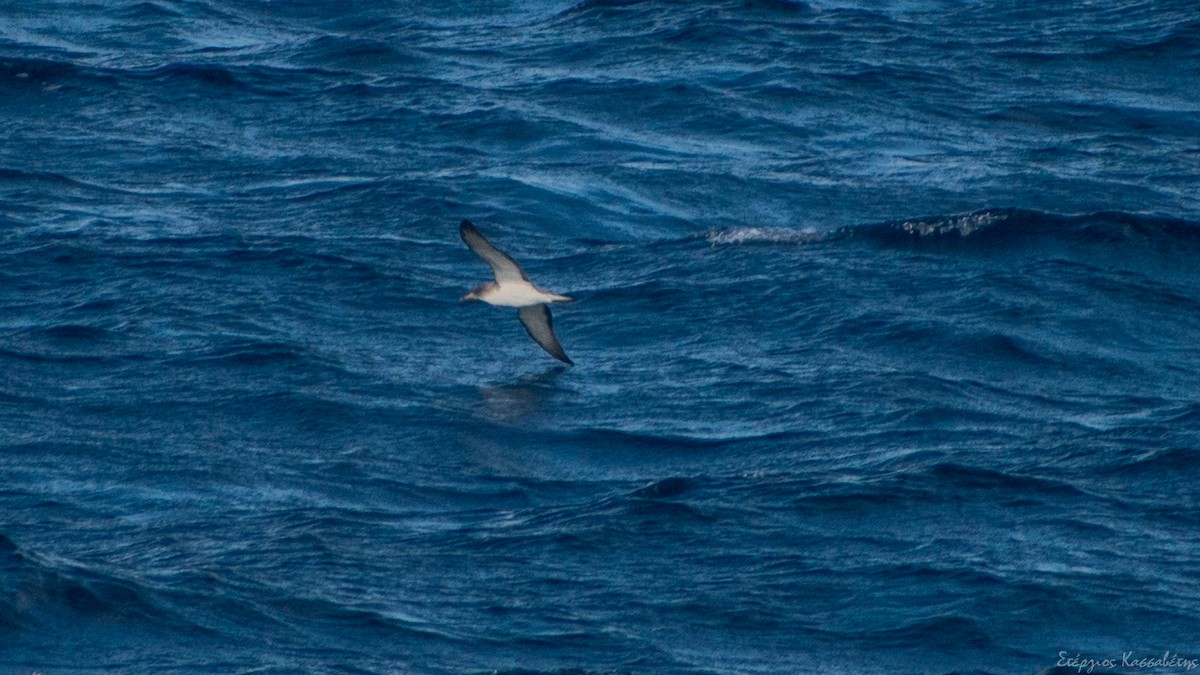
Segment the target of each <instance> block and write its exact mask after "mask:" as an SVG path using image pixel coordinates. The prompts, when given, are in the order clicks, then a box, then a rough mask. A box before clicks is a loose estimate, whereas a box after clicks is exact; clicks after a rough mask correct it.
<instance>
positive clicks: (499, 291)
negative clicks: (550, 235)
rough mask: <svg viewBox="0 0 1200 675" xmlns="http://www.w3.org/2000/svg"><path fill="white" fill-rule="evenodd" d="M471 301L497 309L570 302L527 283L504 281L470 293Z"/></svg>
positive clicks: (565, 298) (561, 296)
mask: <svg viewBox="0 0 1200 675" xmlns="http://www.w3.org/2000/svg"><path fill="white" fill-rule="evenodd" d="M471 294H473V295H474V297H472V298H470V299H471V300H482V301H483V302H486V303H487V304H489V305H496V306H497V307H528V306H530V305H544V304H546V303H550V302H570V301H571V299H570V298H568V297H567V296H565V295H558V294H556V293H547V292H546V291H543V290H542V289H540V288H538V287H537V286H534V285H533V284H531V283H529V282H528V281H523V280H518V281H504V282H492V283H490V284H484V285H482V286H480V287H479V288H477V289H475V290H474V291H472V292H471V293H470V294H469V295H471Z"/></svg>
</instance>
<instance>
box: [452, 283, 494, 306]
mask: <svg viewBox="0 0 1200 675" xmlns="http://www.w3.org/2000/svg"><path fill="white" fill-rule="evenodd" d="M494 285H495V284H491V283H488V284H480V285H479V286H476V287H475V288H473V289H471V292H470V293H467V294H466V295H464V296H462V297H461V298H459V299H458V301H459V302H466V301H468V300H478V299H479V298H480V297H481V296H482V295H483V294H484V292H485V291H487V289H489V288H491V287H492V286H494Z"/></svg>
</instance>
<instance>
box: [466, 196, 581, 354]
mask: <svg viewBox="0 0 1200 675" xmlns="http://www.w3.org/2000/svg"><path fill="white" fill-rule="evenodd" d="M458 233H459V235H460V236H461V237H462V240H463V243H465V244H466V245H467V248H469V249H471V250H472V251H474V252H475V254H476V255H478V256H479V257H480V258H483V260H484V262H486V263H487V264H488V265H489V266H490V267H491V268H492V274H493V276H495V277H496V280H495V281H491V282H488V283H486V284H482V285H480V286H479V287H477V288H475V290H473V291H471V292H470V293H467V294H466V295H464V296H462V299H463V300H480V301H482V302H486V303H487V304H489V305H495V306H497V307H516V308H518V311H517V317H518V318H520V320H521V324H522V325H524V326H525V331H526V332H527V333H529V337H531V338H533V340H534V342H537V343H538V345H539V346H541V348H542V349H545V350H546V353H548V354H550V355H551V356H553V357H554V358H556V359H558V360H559V361H562V362H563V363H568V364H571V365H574V363H575V362H574V361H572V360H571V359H570V358H569V357H568V356H567V353H566V352H565V351H563V348H562V345H561V344H559V342H558V337H557V336H555V335H554V323H553V319H552V318H551V316H550V308H549V307H547V306H546V305H547V304H549V303H551V302H570V301H571V298H568V297H567V296H565V295H558V294H557V293H549V292H547V291H543V290H542V289H540V288H538V287H537V286H534V285H533V283H532V282H530V281H529V277H527V276H525V271H524V270H522V269H521V266H520V265H518V264H517V261H515V260H513V259H512V257H511V256H509V255H508V254H507V253H505V252H504V251H501V250H500V249H498V248H496V247H495V246H493V245H492V243H491V242H490V241H488V240H487V239H486V238H485V237H484V236H483V234H481V233H480V232H479V230H477V229H476V228H475V226H474V225H472V224H471V221H469V220H464V221H462V225H460V226H459V228H458Z"/></svg>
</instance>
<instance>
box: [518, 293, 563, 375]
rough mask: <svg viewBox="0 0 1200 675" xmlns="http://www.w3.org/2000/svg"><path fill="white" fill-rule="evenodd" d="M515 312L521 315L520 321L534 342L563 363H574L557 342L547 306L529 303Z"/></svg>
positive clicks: (552, 320)
mask: <svg viewBox="0 0 1200 675" xmlns="http://www.w3.org/2000/svg"><path fill="white" fill-rule="evenodd" d="M517 314H518V316H520V317H521V323H522V324H524V326H525V330H526V331H527V332H528V333H529V337H531V338H533V341H534V342H536V343H538V344H539V345H541V347H542V349H545V350H546V352H547V353H548V354H550V356H553V357H554V358H556V359H558V360H559V361H562V362H563V363H567V364H570V365H572V366H573V365H575V362H574V361H572V360H571V359H570V358H569V357H568V356H567V353H566V352H564V351H563V348H562V345H560V344H559V343H558V338H557V337H555V335H554V319H553V318H551V317H550V308H549V307H547V306H546V305H529V306H527V307H522V308H521V309H519V310H517Z"/></svg>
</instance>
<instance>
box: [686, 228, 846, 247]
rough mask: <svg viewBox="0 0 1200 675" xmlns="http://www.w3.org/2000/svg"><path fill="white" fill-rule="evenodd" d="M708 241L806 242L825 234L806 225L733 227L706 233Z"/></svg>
mask: <svg viewBox="0 0 1200 675" xmlns="http://www.w3.org/2000/svg"><path fill="white" fill-rule="evenodd" d="M705 237H706V238H707V239H708V243H710V244H713V245H714V246H715V245H717V244H752V243H769V244H777V243H783V244H806V243H808V242H813V241H820V240H822V239H824V238H825V235H824V234H822V233H820V232H817V231H816V230H815V229H814V228H811V227H806V228H804V229H802V230H795V229H790V228H786V227H733V228H730V229H728V230H712V231H710V232H708V233H706V234H705Z"/></svg>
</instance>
